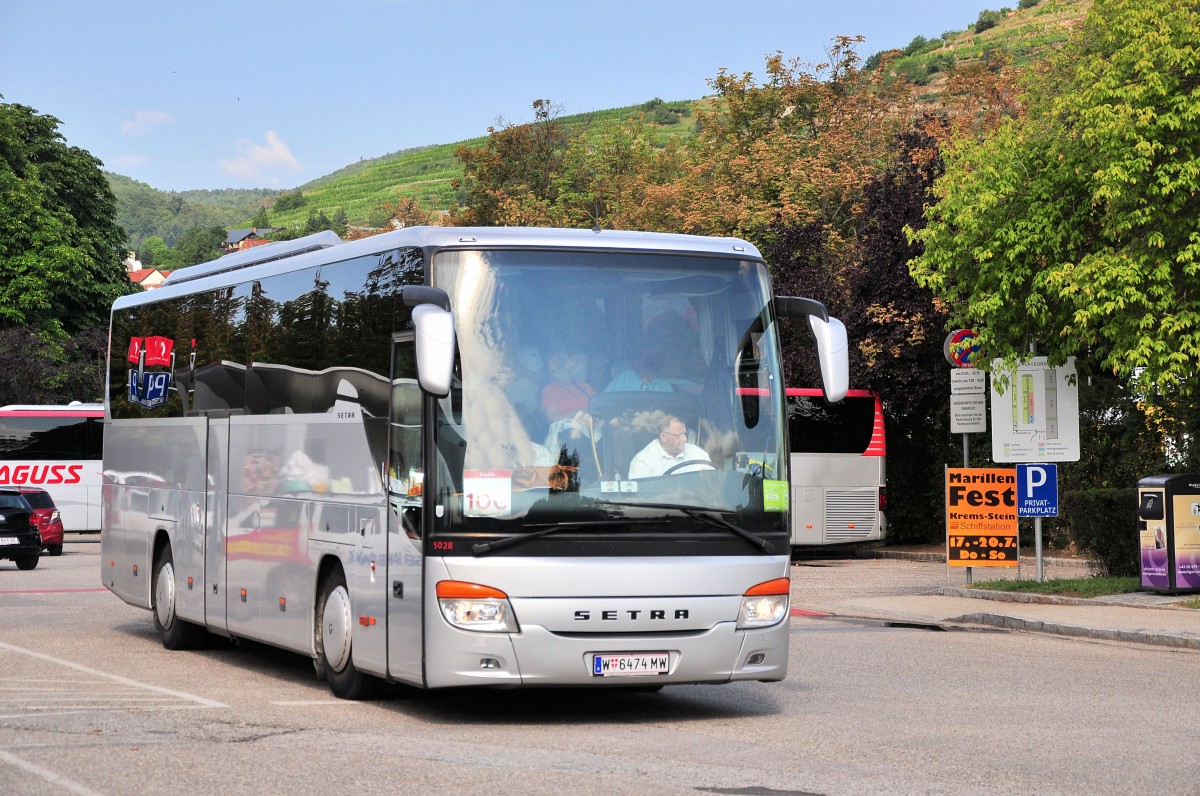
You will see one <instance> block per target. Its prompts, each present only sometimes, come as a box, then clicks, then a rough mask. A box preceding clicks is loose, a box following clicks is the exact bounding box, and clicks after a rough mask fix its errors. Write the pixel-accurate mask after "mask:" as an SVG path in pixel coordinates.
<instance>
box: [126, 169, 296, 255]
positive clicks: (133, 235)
mask: <svg viewBox="0 0 1200 796" xmlns="http://www.w3.org/2000/svg"><path fill="white" fill-rule="evenodd" d="M105 176H106V177H108V184H109V186H110V187H111V188H112V191H113V194H115V195H116V197H117V223H118V224H120V225H121V227H122V228H123V229H124V230H125V232H126V234H127V235H128V236H129V237H128V246H129V247H130V248H131V249H137V248H138V247H139V246H140V245H141V243H142V241H143V240H145V239H146V238H149V237H152V236H158V237H161V238H162V239H163V240H164V241H166V243H167V245H168V246H174V245H175V243H176V241H178V240H179V238H180V237H181V236H182V235H183V233H184V232H186V231H187V230H189V229H191V228H192V227H231V226H236V225H238V224H241V223H242V222H244V221H245V220H246V219H247V218H250V217H252V216H253V215H254V213H256V212H257V211H258V208H260V207H262V205H263V203H264V202H266V201H268V200H270V199H271V198H272V197H274V196H275V194H277V193H278V191H272V190H269V189H266V188H255V189H246V190H243V189H236V188H226V189H224V190H218V191H160V190H158V189H157V188H151V187H150V186H149V185H146V184H145V183H144V182H138V181H137V180H132V179H130V178H129V177H125V176H122V175H120V174H114V173H112V172H105Z"/></svg>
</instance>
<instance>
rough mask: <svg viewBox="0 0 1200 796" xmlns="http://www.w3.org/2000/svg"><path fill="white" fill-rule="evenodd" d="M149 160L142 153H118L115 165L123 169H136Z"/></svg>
mask: <svg viewBox="0 0 1200 796" xmlns="http://www.w3.org/2000/svg"><path fill="white" fill-rule="evenodd" d="M149 162H150V161H149V160H148V159H147V158H145V157H143V156H142V155H120V156H119V157H118V158H117V159H116V165H118V166H120V167H121V168H123V169H136V168H139V167H141V166H145V165H146V164H147V163H149Z"/></svg>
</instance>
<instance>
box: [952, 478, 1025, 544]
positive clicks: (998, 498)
mask: <svg viewBox="0 0 1200 796" xmlns="http://www.w3.org/2000/svg"><path fill="white" fill-rule="evenodd" d="M1017 557H1018V547H1017V471H1016V470H1012V469H1008V468H995V467H971V468H947V469H946V564H947V565H949V566H952V567H1015V566H1017Z"/></svg>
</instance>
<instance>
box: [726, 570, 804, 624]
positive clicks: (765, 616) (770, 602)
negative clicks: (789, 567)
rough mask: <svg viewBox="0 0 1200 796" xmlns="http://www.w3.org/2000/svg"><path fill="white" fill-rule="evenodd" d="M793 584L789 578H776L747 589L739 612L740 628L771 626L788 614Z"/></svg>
mask: <svg viewBox="0 0 1200 796" xmlns="http://www.w3.org/2000/svg"><path fill="white" fill-rule="evenodd" d="M791 589H792V584H791V581H790V580H788V579H787V578H776V579H775V580H768V581H767V582H765V583H760V584H758V585H757V586H753V587H751V588H749V589H747V590H746V593H745V594H743V595H742V608H741V610H740V611H739V612H738V622H737V626H738V629H739V630H741V629H745V628H751V627H770V626H771V625H777V624H779V623H780V622H782V621H783V620H784V618H786V617H787V615H788V605H789V603H790V594H791Z"/></svg>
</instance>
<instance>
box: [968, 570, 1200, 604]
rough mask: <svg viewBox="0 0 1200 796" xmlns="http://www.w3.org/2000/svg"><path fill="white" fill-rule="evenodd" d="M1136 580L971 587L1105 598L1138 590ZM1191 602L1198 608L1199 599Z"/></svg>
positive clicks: (993, 583)
mask: <svg viewBox="0 0 1200 796" xmlns="http://www.w3.org/2000/svg"><path fill="white" fill-rule="evenodd" d="M1139 585H1140V584H1139V581H1138V579H1137V578H1132V577H1130V578H1055V579H1053V580H1044V581H1041V582H1040V583H1039V582H1038V581H1036V580H989V581H983V582H979V583H975V584H973V585H972V588H975V589H990V590H993V591H1020V592H1033V593H1035V594H1056V595H1058V596H1060V597H1106V596H1108V595H1110V594H1129V593H1130V592H1135V591H1137V590H1138V587H1139ZM1193 602H1196V603H1198V605H1195V606H1189V607H1196V608H1200V599H1197V600H1195V601H1193Z"/></svg>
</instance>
